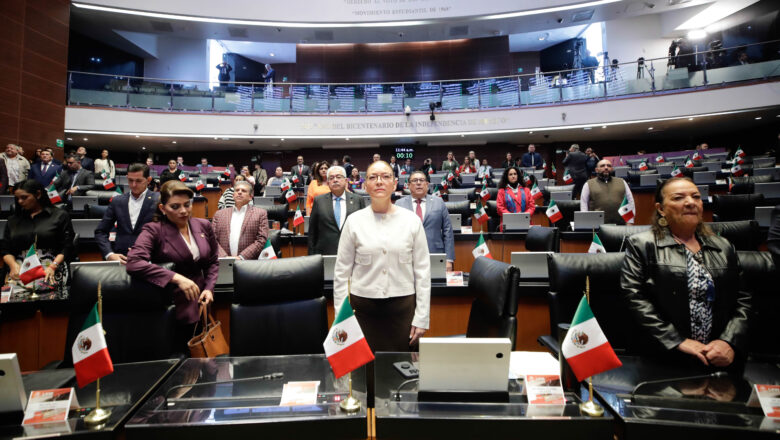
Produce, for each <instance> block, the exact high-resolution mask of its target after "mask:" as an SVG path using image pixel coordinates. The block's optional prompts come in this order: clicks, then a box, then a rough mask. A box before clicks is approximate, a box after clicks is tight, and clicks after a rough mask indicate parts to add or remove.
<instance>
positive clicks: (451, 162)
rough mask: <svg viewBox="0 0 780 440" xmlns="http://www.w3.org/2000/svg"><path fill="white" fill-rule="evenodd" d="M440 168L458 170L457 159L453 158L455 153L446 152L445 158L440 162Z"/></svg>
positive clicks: (453, 171)
mask: <svg viewBox="0 0 780 440" xmlns="http://www.w3.org/2000/svg"><path fill="white" fill-rule="evenodd" d="M441 170H442V171H451V172H452V173H455V171H457V170H458V161H457V160H455V155H454V154H452V151H448V152H447V159H446V160H444V161H443V162H442V163H441Z"/></svg>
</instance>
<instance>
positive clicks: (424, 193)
mask: <svg viewBox="0 0 780 440" xmlns="http://www.w3.org/2000/svg"><path fill="white" fill-rule="evenodd" d="M409 191H410V192H411V193H412V195H411V196H405V197H403V198H401V199H400V200H398V201H397V202H396V203H395V205H396V206H400V207H401V208H406V209H408V210H410V211H412V212H414V213H416V214H417V216H418V217H420V219H421V220H422V222H423V227H424V228H425V238H427V239H428V252H430V253H432V254H442V253H444V254H447V270H448V271H451V270H452V264H453V263H454V262H455V236H454V235H453V232H452V223H450V214H449V212H447V207H446V206H445V205H444V202H443V201H442V200H441V198H439V197H434V196H431V195H430V194H428V176H427V175H426V174H425V173H424V172H422V171H414V172H413V173H412V175H411V176H409Z"/></svg>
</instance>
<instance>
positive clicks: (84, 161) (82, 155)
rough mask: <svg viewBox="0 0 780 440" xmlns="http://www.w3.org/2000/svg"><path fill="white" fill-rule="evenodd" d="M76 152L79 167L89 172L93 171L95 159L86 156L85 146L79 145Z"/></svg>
mask: <svg viewBox="0 0 780 440" xmlns="http://www.w3.org/2000/svg"><path fill="white" fill-rule="evenodd" d="M76 154H78V155H79V159H80V160H81V168H84V169H85V170H87V171H89V172H90V173H94V172H95V161H94V160H92V159H90V158H88V157H87V148H86V147H79V148H78V149H77V150H76Z"/></svg>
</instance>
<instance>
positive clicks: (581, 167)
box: [563, 144, 590, 197]
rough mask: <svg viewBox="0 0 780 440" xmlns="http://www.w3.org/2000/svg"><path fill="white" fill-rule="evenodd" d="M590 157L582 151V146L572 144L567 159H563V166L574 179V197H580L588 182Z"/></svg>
mask: <svg viewBox="0 0 780 440" xmlns="http://www.w3.org/2000/svg"><path fill="white" fill-rule="evenodd" d="M587 164H588V156H586V155H585V153H583V152H582V151H580V146H579V145H577V144H572V146H571V148H569V152H568V153H566V157H565V158H563V165H564V166H566V167H567V168H568V169H569V174H571V177H572V178H573V179H574V191H573V192H572V197H579V196H580V192H581V191H582V186H583V185H585V182H587V181H588V177H590V176H588V168H587Z"/></svg>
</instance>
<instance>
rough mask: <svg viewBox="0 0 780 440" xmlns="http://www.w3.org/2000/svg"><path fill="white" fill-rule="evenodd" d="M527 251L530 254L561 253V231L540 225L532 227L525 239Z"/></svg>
mask: <svg viewBox="0 0 780 440" xmlns="http://www.w3.org/2000/svg"><path fill="white" fill-rule="evenodd" d="M525 249H526V250H527V251H528V252H560V251H561V239H560V232H559V229H558V228H548V227H546V226H538V225H535V226H531V228H530V229H528V235H527V236H526V237H525Z"/></svg>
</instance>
